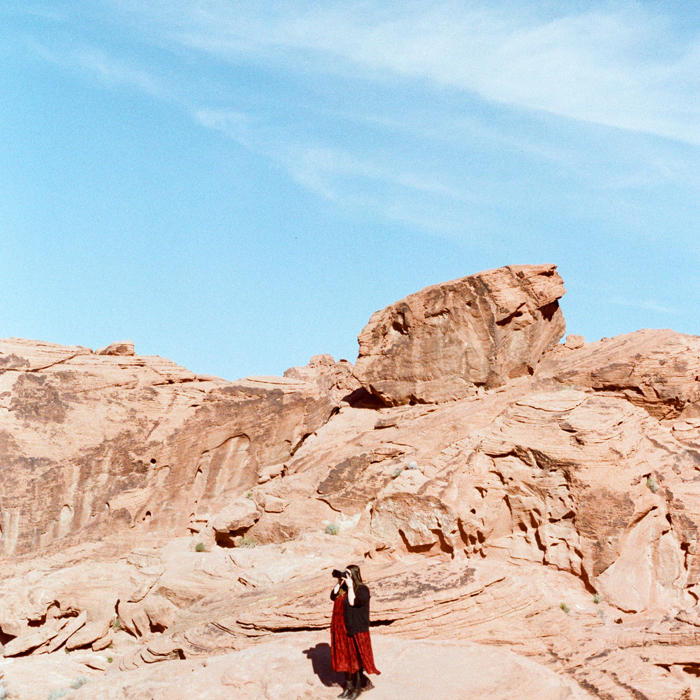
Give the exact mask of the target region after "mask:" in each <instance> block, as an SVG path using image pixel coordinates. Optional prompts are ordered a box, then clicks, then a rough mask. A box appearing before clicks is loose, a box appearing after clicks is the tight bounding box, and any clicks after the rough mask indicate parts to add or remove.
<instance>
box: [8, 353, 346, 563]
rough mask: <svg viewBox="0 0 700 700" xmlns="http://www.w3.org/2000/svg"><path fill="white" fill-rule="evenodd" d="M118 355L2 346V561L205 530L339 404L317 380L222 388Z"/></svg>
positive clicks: (257, 381)
mask: <svg viewBox="0 0 700 700" xmlns="http://www.w3.org/2000/svg"><path fill="white" fill-rule="evenodd" d="M118 345H119V347H118V348H117V350H116V351H114V353H112V352H111V351H110V352H109V353H107V354H103V355H96V354H93V353H92V352H91V351H90V350H88V349H86V348H80V347H72V348H70V347H62V346H59V345H52V344H49V343H39V342H33V341H24V340H5V341H0V459H2V462H1V464H0V467H1V468H2V475H3V478H2V483H1V485H0V532H1V534H2V539H1V540H0V548H1V549H2V551H3V552H4V554H6V555H10V554H21V553H26V552H35V551H39V550H42V549H44V548H46V547H50V546H51V545H54V544H60V546H66V545H68V544H70V543H72V542H75V541H82V540H85V539H90V540H96V539H98V538H99V537H101V536H104V535H106V534H109V533H112V532H113V531H115V530H119V531H123V532H126V533H127V534H128V533H129V532H130V531H134V529H135V528H136V529H137V531H138V529H141V530H146V531H148V532H150V533H151V535H152V534H153V533H161V534H163V535H167V536H174V535H178V534H183V533H184V532H186V528H187V527H188V526H189V525H190V524H191V525H192V527H193V528H195V529H201V527H203V525H204V524H206V522H207V520H208V519H209V516H210V515H211V513H212V512H214V511H216V510H217V509H219V508H220V507H221V506H223V505H224V504H225V503H227V502H228V500H229V499H230V498H231V497H233V496H236V495H240V494H242V493H244V492H245V491H246V490H247V489H249V488H250V487H251V486H253V485H254V484H256V483H257V480H258V474H259V472H260V470H262V469H264V468H265V467H266V466H268V465H271V464H278V463H282V462H284V461H285V460H286V459H288V458H289V457H290V456H291V455H292V454H293V453H294V451H295V450H296V449H297V448H298V447H299V445H300V444H301V443H302V442H303V440H304V439H305V438H306V436H308V435H309V434H311V433H313V432H314V431H315V430H316V429H317V428H318V427H320V426H321V425H323V424H324V423H325V421H326V420H327V419H328V417H329V415H330V414H331V412H332V410H334V407H335V404H334V403H333V401H332V399H331V397H330V395H329V393H328V392H327V391H324V390H322V389H321V388H320V387H319V385H318V383H316V382H303V381H300V380H294V379H281V378H277V377H272V378H269V377H268V378H266V377H259V378H254V377H251V378H249V379H245V380H241V381H238V382H226V381H224V380H220V379H216V378H212V377H201V376H196V375H194V374H193V373H192V372H189V371H188V370H186V369H184V368H182V367H179V366H178V365H176V364H174V363H172V362H170V361H169V360H163V359H161V358H159V357H139V356H135V355H129V354H123V353H122V352H121V350H120V348H121V347H123V345H124V344H123V343H120V344H118ZM111 347H113V346H110V348H111Z"/></svg>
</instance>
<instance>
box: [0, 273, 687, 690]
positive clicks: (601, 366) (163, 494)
mask: <svg viewBox="0 0 700 700" xmlns="http://www.w3.org/2000/svg"><path fill="white" fill-rule="evenodd" d="M518 273H522V275H519V274H518ZM561 294H563V287H562V286H561V280H560V279H559V277H558V275H557V274H556V272H555V270H554V268H553V266H532V267H510V268H504V269H502V270H496V271H492V272H488V273H481V274H480V275H476V276H473V277H471V278H465V279H464V280H458V281H456V282H452V283H448V284H446V285H439V286H437V287H433V288H429V289H428V290H424V291H423V292H419V293H418V294H417V295H412V296H411V297H408V298H407V299H406V300H404V301H403V302H399V303H398V304H395V305H393V306H392V307H389V309H387V310H385V311H384V312H378V314H375V315H374V316H373V319H372V321H371V322H370V324H369V326H368V327H367V328H366V329H365V331H363V334H362V336H361V351H360V358H359V360H358V363H357V365H356V366H354V367H353V366H352V365H351V364H350V363H348V362H345V361H342V362H339V363H336V362H334V361H333V360H332V358H330V357H329V356H317V357H315V358H313V359H312V361H311V362H310V363H309V366H307V367H298V368H292V369H291V370H289V371H288V372H287V373H286V376H285V377H284V378H249V379H247V380H242V381H239V382H225V381H223V380H219V379H215V378H210V377H200V376H195V375H193V374H191V373H189V372H188V371H187V370H185V369H183V368H181V367H177V366H176V365H174V364H172V363H170V362H169V361H167V360H162V359H160V358H144V357H138V356H136V355H134V354H132V353H133V347H132V346H131V345H130V344H128V343H116V344H113V345H112V346H109V347H108V348H106V349H104V350H103V351H100V353H102V354H95V353H92V352H91V351H89V350H87V349H85V348H65V347H61V346H55V345H49V344H45V343H36V342H32V341H17V340H10V341H1V342H0V353H1V354H0V368H1V369H2V373H1V374H0V455H2V460H3V461H2V463H1V465H0V466H2V469H3V472H2V473H3V482H2V501H0V511H1V514H2V521H1V523H2V540H1V541H0V547H2V557H3V572H4V577H3V579H2V581H0V643H1V644H4V654H5V656H6V657H7V659H10V658H12V659H13V661H12V663H11V664H9V663H8V662H7V661H2V660H0V674H2V672H3V670H4V671H5V673H6V679H5V681H6V682H7V683H8V684H9V686H8V687H9V688H10V690H11V691H12V692H14V693H15V694H16V695H17V696H18V697H21V698H26V699H27V700H34V698H36V700H39V699H41V700H45V698H46V697H47V696H48V694H49V693H51V692H54V691H58V690H60V689H61V688H63V689H69V688H70V686H71V684H72V683H74V681H75V678H76V677H78V676H79V677H83V676H85V678H89V679H90V683H89V684H88V685H86V686H85V687H84V688H80V689H75V690H71V693H72V696H73V697H75V698H76V699H78V700H79V699H80V698H88V697H90V698H93V697H101V698H102V697H104V698H115V700H116V698H120V699H121V700H126V699H131V700H153V699H154V698H158V699H159V700H166V698H167V700H172V699H173V698H176V699H177V698H179V697H181V696H182V697H183V698H184V697H187V698H188V700H190V699H191V698H195V697H202V698H207V699H211V698H221V699H222V700H223V699H225V698H226V699H228V698H237V699H239V698H250V699H253V698H255V699H256V700H257V699H258V698H267V700H275V699H278V698H279V699H282V698H284V699H285V700H287V699H291V700H296V699H297V698H298V699H299V700H302V699H304V700H310V699H311V698H324V697H329V696H332V694H337V691H336V690H335V689H332V688H331V687H330V686H332V685H333V684H335V683H337V682H338V680H339V678H338V677H337V676H336V675H334V674H333V672H332V670H330V667H329V659H328V646H327V627H328V624H329V620H330V613H331V606H330V603H329V598H328V593H329V589H330V587H331V586H332V580H331V576H330V571H331V570H332V569H333V568H337V567H342V566H344V565H346V564H348V563H357V564H360V565H361V566H362V572H363V576H364V578H365V580H367V581H368V582H369V584H370V587H371V590H372V606H373V607H372V616H373V620H374V621H375V624H376V625H377V626H376V627H375V629H374V631H373V634H374V637H375V640H376V644H375V647H376V652H377V653H376V656H377V663H378V666H379V668H380V670H382V671H383V672H384V673H383V675H382V676H380V677H379V679H378V680H376V681H375V682H376V685H377V688H376V690H374V691H373V693H375V694H376V697H377V698H379V699H381V698H383V697H387V698H388V697H389V696H391V697H395V696H396V694H397V693H401V694H406V693H409V691H410V693H409V694H411V697H416V698H425V699H426V700H427V699H428V698H431V699H432V698H433V697H436V696H439V697H445V698H449V697H455V698H457V697H464V694H465V693H466V692H467V691H468V694H469V697H472V698H475V699H477V700H478V699H479V698H481V699H482V700H486V698H488V699H489V700H493V698H503V700H506V698H507V699H508V700H531V699H532V698H540V697H541V698H542V700H550V699H552V700H553V699H555V698H556V699H557V700H558V699H561V700H566V699H571V698H581V700H583V699H584V698H604V699H605V700H640V699H642V698H646V699H647V700H669V699H672V700H689V699H692V698H700V682H699V681H698V677H700V662H698V659H697V653H696V651H697V645H698V643H700V606H698V604H697V602H698V600H699V599H700V559H699V557H700V549H699V548H698V536H699V532H698V528H699V526H700V518H699V517H698V513H700V487H699V486H698V484H700V418H699V417H698V413H697V411H698V406H699V403H700V339H699V338H697V337H694V336H683V335H680V334H677V333H673V332H671V331H640V332H638V333H635V334H630V335H627V336H620V337H619V338H613V339H609V340H605V341H599V342H597V343H585V342H584V341H583V339H581V338H577V337H573V338H571V337H570V338H569V340H567V342H566V343H565V344H564V345H558V346H554V343H556V342H557V340H558V339H559V337H561V335H562V333H563V330H564V325H563V318H562V317H561V312H560V310H559V309H558V306H556V300H557V299H558V298H559V297H560V296H561ZM467 302H469V303H471V304H472V307H469V306H468V303H467ZM469 308H471V309H472V310H471V311H468V309H469ZM433 311H435V312H436V313H435V314H433ZM401 314H403V315H401ZM436 319H437V320H436ZM519 319H520V320H519ZM438 323H439V324H443V325H438ZM395 324H397V325H396V326H395ZM392 329H393V330H392ZM402 329H403V331H406V332H403V331H402ZM363 339H364V340H363ZM368 348H373V350H372V352H368ZM382 349H384V350H385V351H386V353H387V354H386V356H383V355H381V354H380V353H381V352H382ZM460 358H461V359H460ZM465 358H466V359H465ZM460 363H461V364H460ZM361 387H364V392H368V391H369V392H372V393H373V394H374V395H375V397H377V398H378V399H381V403H380V402H377V401H375V403H374V404H373V403H372V402H371V401H368V400H366V393H365V396H364V398H363V397H362V394H363V389H362V388H361ZM358 397H359V398H358ZM412 402H413V403H414V405H411V403H412ZM372 406H373V407H372ZM64 649H66V650H70V651H71V653H70V654H68V655H66V654H65V653H64ZM418 657H420V658H421V659H423V660H424V661H425V663H423V662H421V664H422V665H421V664H418V662H417V661H416V658H418ZM524 657H528V658H527V659H525V658H524ZM109 659H112V661H111V662H110V661H109ZM480 665H482V666H483V667H484V668H490V667H492V666H495V667H498V668H499V669H500V670H501V672H500V673H499V674H496V675H493V674H492V675H489V674H488V673H486V672H485V673H484V674H478V679H477V677H476V676H475V674H474V673H473V672H471V669H473V668H474V667H475V666H480ZM261 668H264V672H261ZM408 668H410V671H407V669H408ZM435 668H439V669H444V668H449V669H451V671H450V673H452V675H451V676H450V677H449V678H447V677H445V674H444V673H437V674H436V673H434V671H433V670H434V669H435ZM37 669H41V670H40V671H38V670H37ZM431 669H433V670H431ZM106 670H109V673H106ZM409 673H412V674H413V675H414V676H415V674H416V673H417V674H418V675H419V676H420V678H419V680H418V681H416V682H414V683H412V684H411V686H410V689H409V690H406V687H404V686H403V685H401V684H402V683H403V679H405V677H406V675H407V674H409ZM66 674H72V675H66ZM60 678H62V679H63V680H61V681H60V682H59V680H58V679H60ZM428 679H429V680H428ZM477 681H478V682H477Z"/></svg>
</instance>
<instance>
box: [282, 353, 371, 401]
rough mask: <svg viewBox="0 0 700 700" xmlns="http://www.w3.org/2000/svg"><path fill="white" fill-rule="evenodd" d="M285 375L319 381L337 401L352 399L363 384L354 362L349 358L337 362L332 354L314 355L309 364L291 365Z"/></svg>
mask: <svg viewBox="0 0 700 700" xmlns="http://www.w3.org/2000/svg"><path fill="white" fill-rule="evenodd" d="M284 376H285V377H289V378H291V379H300V380H302V381H305V382H318V383H319V384H320V385H321V386H322V387H323V388H324V390H326V391H328V392H329V393H330V395H331V396H332V397H333V399H334V400H335V401H336V402H337V403H340V402H341V401H350V400H352V397H353V394H354V393H356V392H357V390H358V389H360V388H361V386H362V385H361V384H360V382H359V380H358V379H357V377H356V376H355V374H354V371H353V366H352V364H351V363H350V362H348V361H347V360H339V361H338V362H336V361H335V360H334V359H333V357H332V356H331V355H314V356H313V357H312V358H311V359H310V360H309V364H308V365H306V366H305V367H290V368H289V369H288V370H286V371H285V373H284Z"/></svg>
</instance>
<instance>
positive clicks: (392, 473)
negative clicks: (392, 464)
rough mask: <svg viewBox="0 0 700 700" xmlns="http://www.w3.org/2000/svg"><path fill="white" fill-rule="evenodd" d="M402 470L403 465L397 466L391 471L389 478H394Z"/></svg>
mask: <svg viewBox="0 0 700 700" xmlns="http://www.w3.org/2000/svg"><path fill="white" fill-rule="evenodd" d="M402 471H403V467H397V468H396V469H394V471H393V472H391V478H392V479H395V478H396V477H397V476H398V475H399V474H400V473H401V472H402Z"/></svg>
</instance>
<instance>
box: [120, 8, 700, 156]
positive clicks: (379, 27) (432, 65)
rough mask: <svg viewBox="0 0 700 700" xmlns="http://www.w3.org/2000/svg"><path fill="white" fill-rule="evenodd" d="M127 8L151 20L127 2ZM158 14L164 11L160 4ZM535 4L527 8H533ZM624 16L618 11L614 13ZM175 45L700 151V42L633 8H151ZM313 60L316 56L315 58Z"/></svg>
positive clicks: (658, 17) (664, 19) (658, 16)
mask: <svg viewBox="0 0 700 700" xmlns="http://www.w3.org/2000/svg"><path fill="white" fill-rule="evenodd" d="M115 2H118V4H119V5H121V6H122V7H129V8H131V9H132V11H135V12H142V10H139V9H137V8H138V7H143V3H140V4H139V5H138V6H137V5H136V4H135V3H133V2H131V1H129V2H127V1H126V0H115ZM154 6H155V7H154ZM523 7H524V6H523ZM611 7H612V8H613V9H610V8H611ZM145 12H147V13H148V17H149V19H150V21H153V22H156V23H158V26H159V29H160V30H161V31H163V30H164V31H167V32H168V33H169V35H170V37H171V40H172V41H175V42H179V43H181V44H183V45H187V46H189V47H191V48H193V49H196V50H199V51H206V52H210V53H212V54H215V55H218V56H221V57H224V58H232V57H236V56H241V55H250V54H256V55H257V56H258V57H259V58H261V59H263V58H264V59H266V60H281V61H285V62H286V63H287V64H290V63H291V64H294V63H295V62H296V64H297V68H298V69H300V70H304V69H306V68H308V65H309V61H313V62H314V65H315V69H316V70H319V69H321V70H325V71H340V72H353V71H360V72H361V73H362V75H363V77H364V78H368V79H375V80H379V81H385V80H387V79H388V77H389V76H391V75H394V76H398V77H402V78H405V79H414V80H421V81H428V82H430V83H433V84H435V85H442V86H449V87H451V88H456V89H458V90H463V91H467V92H470V93H475V94H478V95H480V96H481V97H483V98H484V99H486V100H489V101H492V102H494V103H499V104H506V105H511V106H514V107H518V108H525V109H531V110H542V111H546V112H550V113H552V114H557V115H560V116H563V117H566V118H570V119H576V120H583V121H590V122H594V123H598V124H603V125H606V126H612V127H617V128H622V129H629V130H632V131H642V132H645V133H650V134H655V135H658V136H663V137H668V138H674V139H679V140H681V141H686V142H688V143H692V144H695V145H698V144H700V39H699V38H698V37H697V36H695V37H691V38H683V39H681V38H679V36H677V35H675V34H674V31H673V27H672V26H671V22H670V20H669V18H667V17H664V16H663V15H661V14H659V13H658V12H656V13H652V12H651V11H649V10H647V9H645V8H644V6H642V5H641V4H637V3H633V2H625V3H622V2H621V3H619V4H618V5H617V9H615V6H614V5H613V6H611V5H606V6H605V9H602V8H601V9H591V10H588V11H584V12H578V13H573V12H566V11H565V10H562V12H561V13H560V16H558V17H554V18H551V17H538V16H537V15H535V14H533V13H532V12H531V11H530V12H527V11H525V10H524V9H522V8H521V7H519V6H517V5H513V4H504V3H501V4H494V5H492V6H488V7H487V6H484V5H477V4H476V3H466V4H465V3H461V2H460V3H456V2H442V3H435V2H408V3H406V2H401V3H397V2H383V3H376V2H347V3H343V4H340V3H322V4H321V3H308V2H306V3H304V2H302V3H295V4H294V5H293V6H289V5H287V6H286V7H285V8H284V9H283V6H281V5H280V4H279V3H274V2H273V3H271V2H258V3H256V4H250V3H246V2H238V3H235V4H231V3H229V2H223V1H222V0H206V1H204V0H201V1H198V0H172V1H171V2H168V3H167V5H166V4H164V3H153V4H152V5H151V6H150V9H148V10H145ZM304 57H306V59H304Z"/></svg>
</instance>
